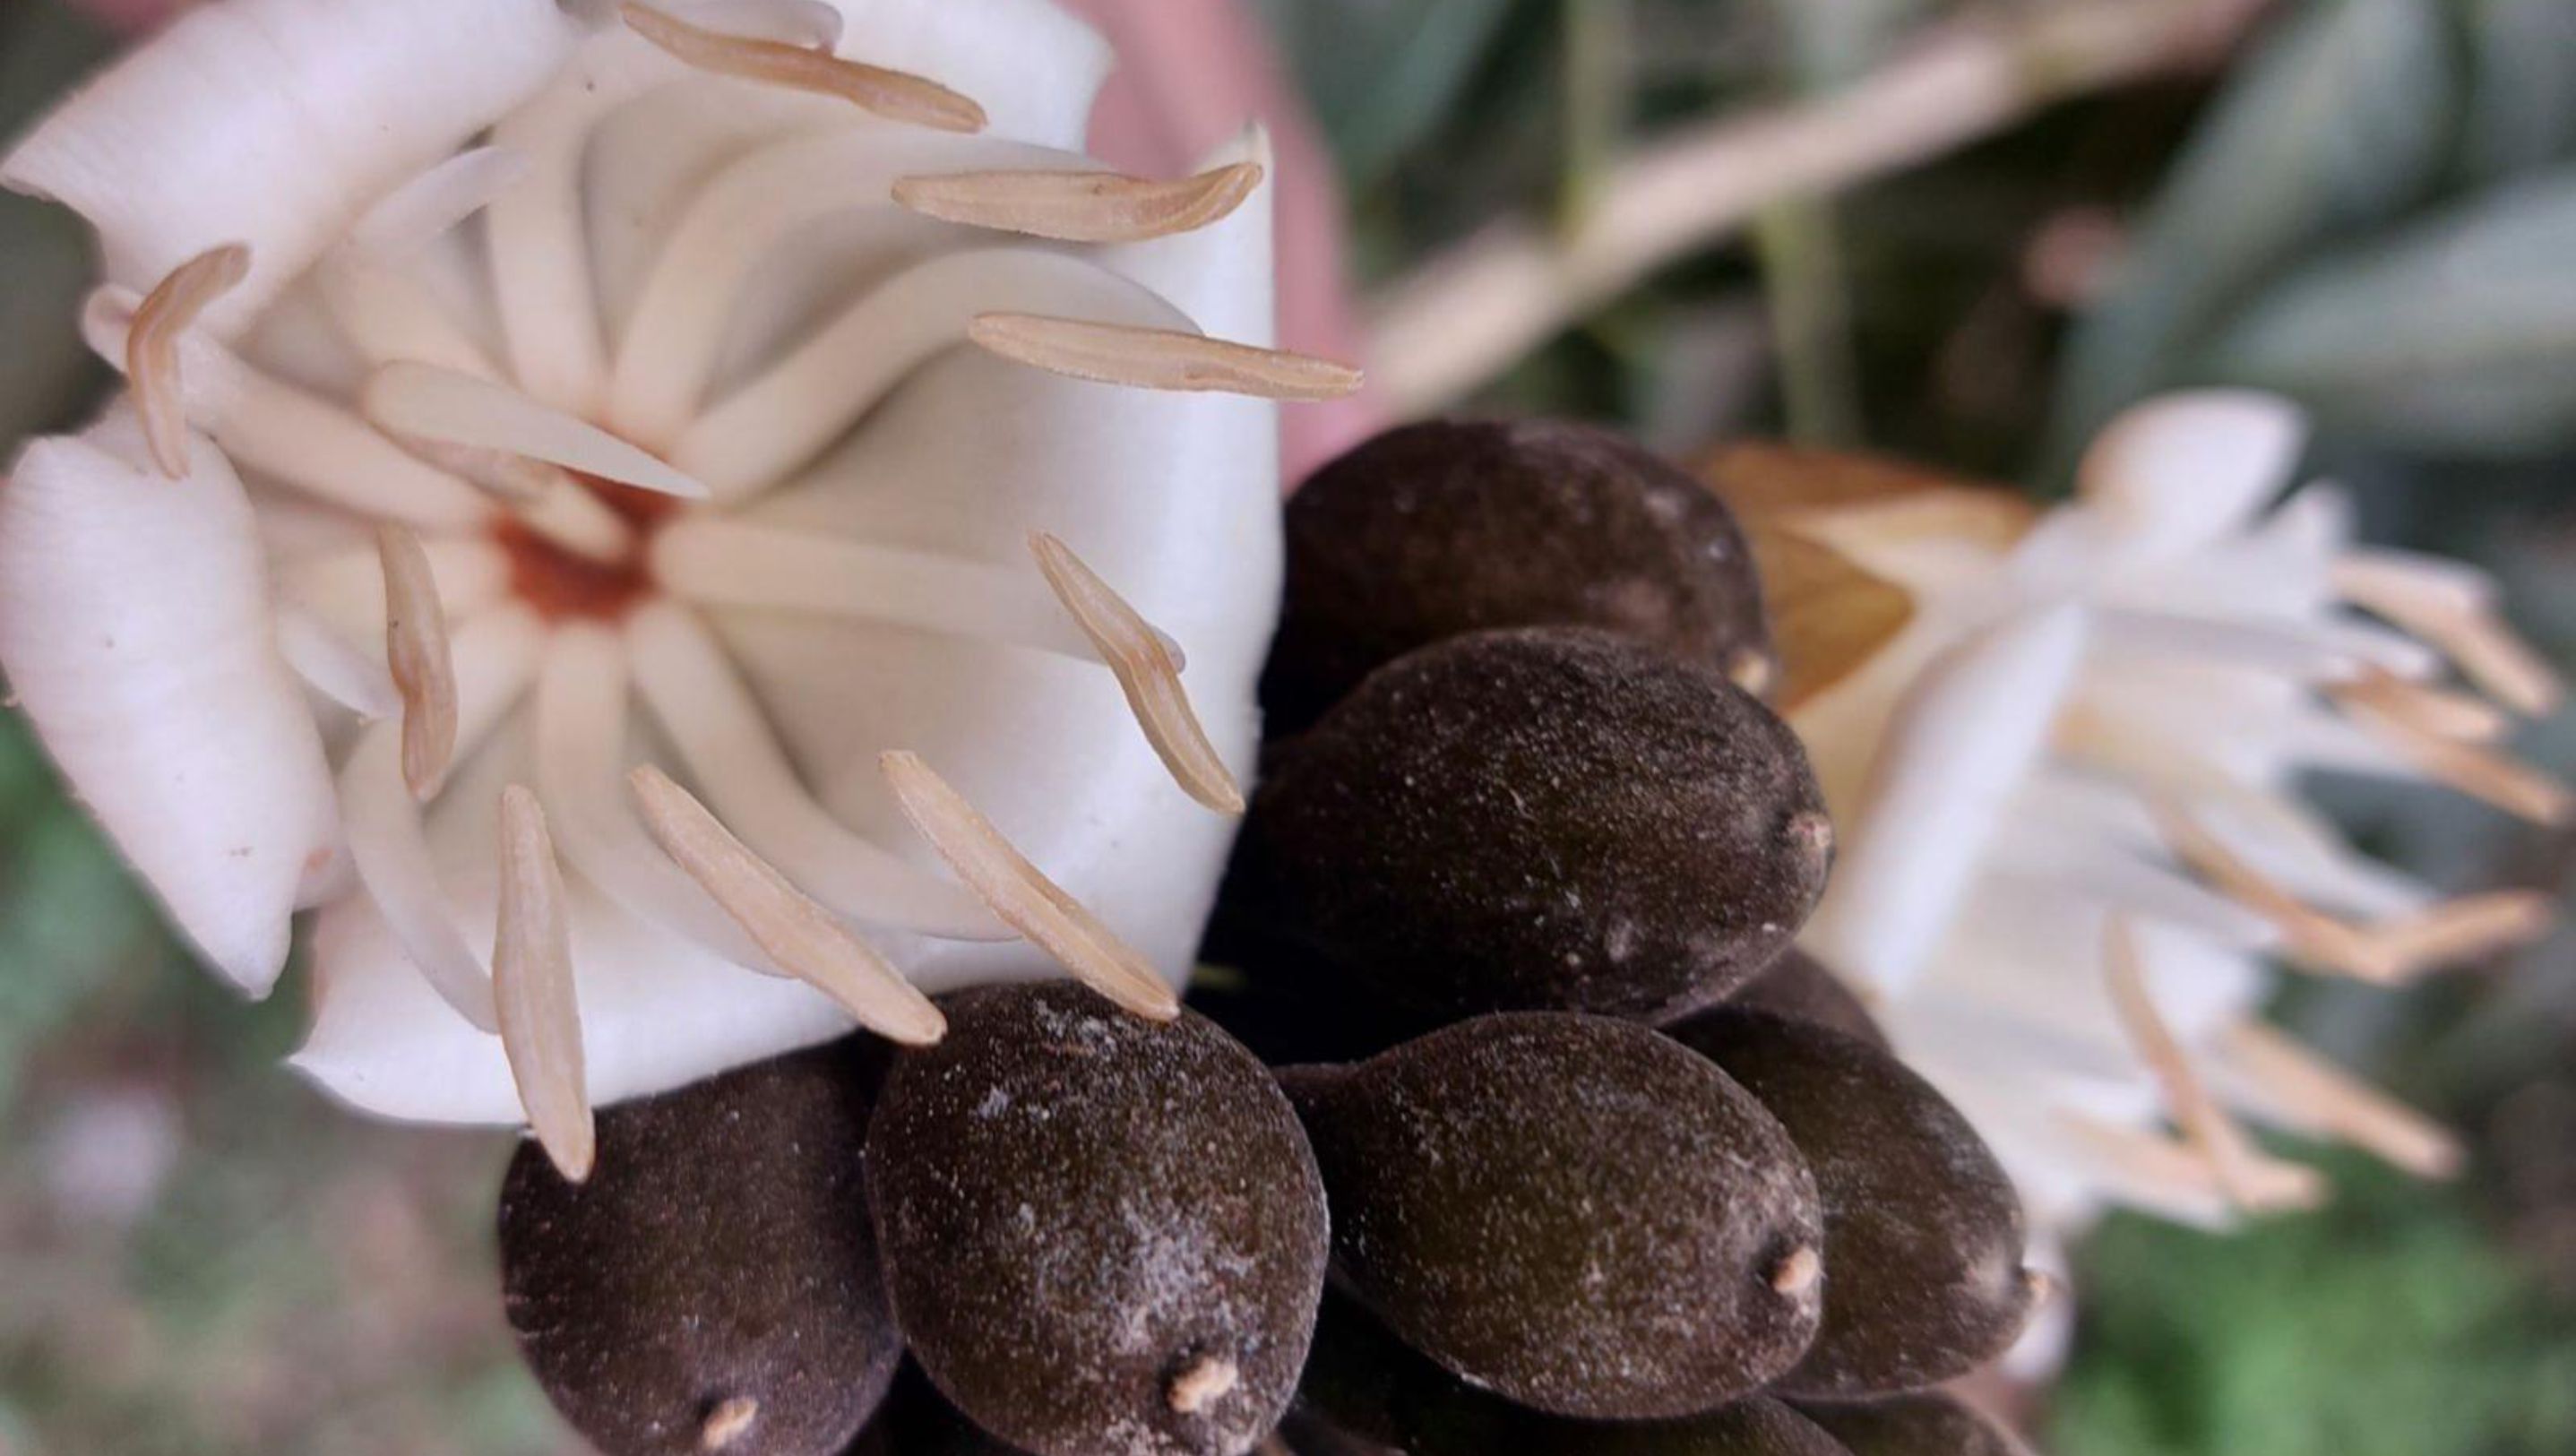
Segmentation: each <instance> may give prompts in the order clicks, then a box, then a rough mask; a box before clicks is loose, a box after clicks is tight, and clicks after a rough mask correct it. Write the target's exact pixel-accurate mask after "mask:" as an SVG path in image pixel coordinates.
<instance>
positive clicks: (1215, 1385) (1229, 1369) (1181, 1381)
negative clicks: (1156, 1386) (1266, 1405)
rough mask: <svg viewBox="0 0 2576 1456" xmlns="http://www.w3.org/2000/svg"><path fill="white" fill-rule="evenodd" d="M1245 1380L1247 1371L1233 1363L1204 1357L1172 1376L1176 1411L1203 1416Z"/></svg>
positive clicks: (1173, 1399)
mask: <svg viewBox="0 0 2576 1456" xmlns="http://www.w3.org/2000/svg"><path fill="white" fill-rule="evenodd" d="M1242 1379H1243V1372H1242V1371H1241V1370H1240V1369H1238V1368H1236V1366H1235V1363H1234V1362H1233V1361H1231V1360H1228V1359H1224V1358H1222V1357H1220V1356H1216V1355H1206V1356H1202V1357H1200V1358H1199V1359H1198V1360H1197V1361H1196V1362H1195V1363H1193V1364H1192V1365H1191V1366H1190V1368H1188V1369H1187V1370H1184V1371H1182V1372H1181V1373H1180V1374H1178V1375H1176V1376H1174V1377H1172V1387H1171V1390H1170V1392H1169V1399H1170V1401H1171V1405H1172V1409H1173V1410H1175V1411H1178V1412H1180V1413H1181V1414H1182V1415H1185V1416H1194V1415H1198V1414H1201V1413H1202V1412H1204V1411H1206V1410H1207V1408H1208V1407H1209V1406H1212V1405H1214V1404H1216V1403H1217V1402H1218V1401H1220V1400H1223V1399H1224V1398H1225V1397H1226V1396H1227V1395H1228V1394H1229V1393H1231V1392H1232V1391H1233V1389H1234V1387H1235V1385H1236V1383H1237V1382H1239V1381H1241V1380H1242Z"/></svg>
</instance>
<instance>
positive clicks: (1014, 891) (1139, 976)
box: [877, 752, 1181, 1021]
mask: <svg viewBox="0 0 2576 1456" xmlns="http://www.w3.org/2000/svg"><path fill="white" fill-rule="evenodd" d="M877 764H878V767H879V768H881V769H882V770H883V771H884V773H885V778H886V783H887V785H888V786H889V787H891V788H892V789H893V790H894V797H895V802H896V803H897V804H899V805H900V806H902V809H903V812H904V817H905V818H907V819H910V820H911V821H912V825H913V827H914V828H915V829H918V830H920V831H921V836H922V838H924V839H927V840H929V841H930V844H931V847H932V848H934V849H936V850H938V851H939V856H940V858H942V859H945V860H946V861H948V863H949V865H950V867H952V868H954V869H955V870H956V871H957V875H958V878H960V879H962V880H964V881H965V882H966V887H967V888H968V889H970V890H973V891H974V892H975V893H976V894H977V895H979V896H981V897H982V898H983V900H984V903H985V904H987V905H989V906H991V907H992V909H993V913H994V914H995V915H997V916H1000V917H1001V919H1002V922H1003V923H1004V924H1006V925H1008V926H1010V927H1011V928H1012V929H1013V930H1016V931H1018V932H1019V933H1020V934H1022V935H1024V936H1027V937H1028V938H1029V939H1030V940H1031V941H1033V942H1035V943H1036V944H1037V946H1038V948H1039V949H1041V950H1044V951H1045V952H1046V953H1047V954H1048V955H1050V956H1053V957H1054V958H1055V959H1056V961H1057V963H1058V964H1060V965H1062V966H1063V967H1064V968H1065V969H1066V970H1067V971H1070V972H1072V973H1073V976H1074V979H1076V980H1078V981H1080V982H1082V983H1083V984H1084V985H1086V986H1089V987H1090V988H1091V989H1093V990H1094V991H1097V992H1099V993H1100V994H1101V995H1103V996H1106V997H1108V998H1109V999H1110V1000H1112V1001H1115V1002H1117V1003H1118V1004H1119V1005H1120V1006H1123V1007H1125V1008H1127V1009H1128V1010H1129V1011H1132V1012H1134V1013H1135V1014H1136V1015H1138V1016H1141V1017H1144V1018H1145V1019H1146V1020H1148V1021H1169V1020H1171V1019H1172V1018H1174V1017H1176V1016H1178V1015H1180V1014H1181V1003H1180V998H1179V997H1177V996H1175V995H1174V994H1173V993H1172V988H1171V987H1170V986H1167V985H1165V984H1164V983H1163V978H1162V977H1161V976H1158V975H1156V974H1155V973H1154V966H1153V963H1152V962H1150V961H1148V960H1146V959H1145V958H1144V957H1143V956H1142V955H1139V954H1138V953H1137V952H1136V950H1135V948H1134V947H1132V946H1130V945H1128V944H1127V943H1126V942H1125V941H1122V940H1120V939H1119V938H1118V937H1117V935H1116V934H1115V933H1114V932H1112V931H1111V930H1110V929H1109V927H1108V926H1106V925H1103V924H1101V922H1100V918H1099V917H1098V916H1096V915H1094V914H1092V913H1091V912H1090V911H1089V910H1088V909H1086V908H1084V907H1083V904H1082V902H1081V901H1079V900H1076V899H1074V898H1073V897H1072V896H1071V895H1068V894H1066V893H1065V892H1064V889H1063V888H1062V887H1061V886H1059V885H1057V884H1056V883H1055V882H1054V881H1053V880H1050V879H1048V878H1047V877H1046V876H1045V875H1042V874H1040V873H1038V868H1037V866H1035V865H1033V864H1030V863H1029V862H1028V860H1027V859H1026V858H1024V857H1022V856H1021V854H1020V852H1019V851H1018V850H1016V849H1014V848H1012V847H1011V843H1010V841H1009V840H1006V839H1004V838H1003V837H1002V836H1001V834H1000V833H999V832H998V831H996V830H995V829H994V828H993V826H992V824H991V823H990V822H988V821H987V820H986V819H985V818H984V816H983V815H981V814H979V813H977V812H975V806H974V805H972V804H969V803H968V802H966V799H965V797H964V796H963V795H961V794H959V793H958V792H957V791H956V790H955V789H953V788H951V787H949V785H948V782H947V780H945V779H942V778H941V777H940V776H939V775H938V774H937V773H935V772H933V771H932V769H931V767H930V765H929V764H927V763H924V762H922V760H921V756H920V755H919V754H914V753H900V752H898V753H888V754H884V755H882V756H881V757H879V758H878V760H877Z"/></svg>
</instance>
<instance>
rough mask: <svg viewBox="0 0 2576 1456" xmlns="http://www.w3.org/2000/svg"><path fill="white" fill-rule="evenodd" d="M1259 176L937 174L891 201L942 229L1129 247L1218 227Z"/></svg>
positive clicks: (1227, 169)
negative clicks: (957, 226)
mask: <svg viewBox="0 0 2576 1456" xmlns="http://www.w3.org/2000/svg"><path fill="white" fill-rule="evenodd" d="M1261 176H1262V172H1261V164H1260V163H1258V162H1236V163H1233V164H1232V165H1230V166H1224V167H1217V168H1214V169H1211V170H1209V171H1205V172H1201V173H1199V174H1198V175H1197V176H1194V177H1182V178H1178V179H1176V180H1173V181H1169V182H1164V181H1156V180H1154V179H1151V178H1145V177H1129V176H1126V175H1124V174H1122V173H1118V172H1046V171H1003V172H943V173H937V174H932V175H925V176H918V177H904V178H899V179H897V180H896V182H895V184H894V200H895V201H896V202H898V203H900V204H902V205H903V206H905V207H908V208H911V209H912V210H913V211H915V212H918V213H921V214H922V215H924V216H926V217H935V218H938V219H939V220H940V221H942V222H954V223H963V224H966V225H967V226H970V227H980V228H991V229H994V230H996V231H999V232H1012V233H1025V234H1027V235H1028V236H1030V237H1038V238H1052V239H1055V240H1056V241H1059V242H1068V243H1133V242H1142V241H1144V240H1145V239H1148V238H1161V237H1169V236H1171V235H1172V234H1174V233H1185V232H1193V231H1195V230H1197V229H1199V228H1203V227H1206V226H1208V225H1210V224H1211V223H1216V222H1220V221H1223V220H1224V219H1225V218H1226V217H1228V216H1229V215H1231V214H1232V213H1233V212H1234V210H1235V209H1236V208H1238V207H1241V206H1242V205H1243V201H1244V199H1245V198H1247V197H1250V196H1251V195H1252V194H1253V192H1254V191H1255V190H1256V189H1257V188H1259V187H1260V186H1261Z"/></svg>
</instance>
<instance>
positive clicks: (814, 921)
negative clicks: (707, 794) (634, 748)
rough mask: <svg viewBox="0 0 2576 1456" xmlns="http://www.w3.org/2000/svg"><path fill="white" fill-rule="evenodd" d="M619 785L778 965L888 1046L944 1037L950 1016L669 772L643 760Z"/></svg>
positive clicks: (675, 855)
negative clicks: (624, 786) (630, 793)
mask: <svg viewBox="0 0 2576 1456" xmlns="http://www.w3.org/2000/svg"><path fill="white" fill-rule="evenodd" d="M627 783H628V784H629V785H630V786H631V787H632V788H633V789H634V791H635V802H636V804H637V806H638V807H639V808H641V809H642V810H643V812H644V825H645V827H646V828H647V829H650V830H651V831H652V832H653V838H654V840H655V842H657V843H659V844H660V845H661V846H662V849H663V852H664V853H666V854H668V855H670V856H671V858H672V859H673V860H674V861H676V862H677V863H678V864H679V866H680V868H682V869H684V870H687V871H688V872H689V877H690V878H691V879H694V880H696V881H697V882H698V883H699V884H700V885H701V886H703V887H704V888H705V889H706V892H707V894H708V895H709V896H710V897H711V898H713V899H714V901H715V902H716V903H717V904H718V905H720V906H722V907H724V912H725V913H726V914H727V915H730V916H732V917H733V919H734V921H735V923H736V924H739V925H740V926H741V927H742V928H743V930H744V931H745V932H746V933H748V934H749V935H750V936H751V938H752V940H753V941H755V942H757V943H758V944H759V946H760V948H761V949H762V950H763V951H765V952H767V953H768V955H769V957H770V959H772V960H774V961H776V962H777V963H778V965H779V966H780V967H781V968H782V969H784V970H786V971H787V972H788V973H789V974H791V975H793V976H795V977H796V978H797V979H798V980H801V981H803V982H805V983H806V984H807V985H810V986H812V987H813V988H814V989H816V990H818V991H821V992H822V993H823V994H824V995H826V996H829V997H831V998H832V999H833V1000H835V1001H838V1002H840V1003H841V1005H842V1007H843V1008H844V1009H845V1010H847V1011H848V1012H849V1013H850V1014H851V1015H852V1016H854V1017H856V1018H858V1021H859V1024H860V1025H862V1026H865V1027H867V1028H868V1029H869V1030H871V1031H873V1032H876V1033H877V1034H878V1035H880V1036H883V1037H885V1038H886V1039H887V1040H889V1041H898V1042H902V1043H903V1044H904V1045H906V1046H929V1045H931V1044H932V1043H934V1042H936V1041H938V1040H939V1038H940V1037H941V1036H943V1035H945V1034H946V1033H947V1030H948V1020H947V1018H946V1017H944V1016H941V1015H940V1014H939V1008H938V1007H936V1006H933V1005H931V1004H930V998H929V997H927V996H924V995H922V994H921V992H920V991H918V990H916V989H914V987H913V985H912V983H911V982H909V981H906V980H905V979H904V978H903V973H902V972H900V971H897V970H896V969H895V968H894V966H893V965H892V964H891V963H890V962H888V961H887V960H886V958H885V957H883V956H881V955H879V954H877V953H876V951H875V950H873V949H872V948H870V947H869V946H868V944H867V943H866V942H864V941H862V940H860V939H859V938H858V937H857V936H855V935H852V934H850V932H849V931H847V930H845V929H843V928H842V926H841V923H840V922H839V921H838V920H836V919H834V918H833V916H832V913H831V912H830V911H828V910H825V909H824V908H823V907H822V906H820V905H817V904H815V903H814V902H813V901H812V900H810V899H808V898H806V896H805V894H804V893H803V892H802V891H800V890H798V889H797V888H796V887H795V886H794V885H791V884H789V883H788V882H787V877H786V876H784V875H782V874H780V873H779V872H778V871H777V870H775V869H772V868H771V867H770V865H769V862H768V861H766V860H764V859H762V858H761V857H760V856H758V855H756V854H754V853H752V852H751V850H750V849H749V848H748V847H747V846H745V845H744V844H743V842H742V841H741V840H739V839H736V838H734V837H733V835H732V833H731V832H729V831H728V830H726V828H725V827H724V825H722V824H721V823H718V822H717V820H716V816H715V815H713V814H711V813H709V812H708V811H707V807H706V806H705V805H704V804H701V803H699V802H698V801H697V799H696V797H695V796H693V795H692V794H690V793H689V791H688V790H686V789H683V788H681V787H680V786H679V785H678V784H676V783H673V782H672V781H671V777H670V775H668V774H665V773H663V772H662V771H661V770H660V769H657V768H654V767H653V766H651V765H650V764H647V765H644V766H642V767H640V768H637V769H636V770H635V771H634V772H633V773H631V774H629V775H628V776H627Z"/></svg>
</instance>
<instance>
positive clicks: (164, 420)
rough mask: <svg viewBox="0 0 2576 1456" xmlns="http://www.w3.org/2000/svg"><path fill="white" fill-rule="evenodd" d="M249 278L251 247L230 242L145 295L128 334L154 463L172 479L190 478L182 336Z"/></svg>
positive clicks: (129, 360) (128, 371)
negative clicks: (182, 383) (181, 370)
mask: <svg viewBox="0 0 2576 1456" xmlns="http://www.w3.org/2000/svg"><path fill="white" fill-rule="evenodd" d="M249 276H250V249H249V247H248V246H246V245H244V244H241V243H226V244H224V245H223V246H222V247H219V248H212V249H209V250H207V251H206V252H203V253H200V254H198V255H197V256H196V257H193V258H191V259H189V260H188V261H187V262H185V263H182V264H180V265H179V266H178V267H177V268H175V269H172V270H171V273H170V276H169V277H167V278H164V279H162V280H161V282H160V284H159V286H157V287H155V288H154V289H153V290H152V292H151V293H150V294H148V295H146V296H145V297H144V300H143V303H142V305H141V306H140V307H138V308H136V309H135V311H134V322H133V325H132V326H131V328H129V330H128V331H127V333H126V336H125V377H126V378H127V379H128V380H129V381H131V382H132V384H133V386H134V406H135V410H136V412H137V413H139V414H140V415H141V416H142V417H143V439H144V443H146V444H147V445H149V446H150V447H151V450H152V463H153V464H155V465H157V466H159V467H160V468H161V473H162V474H163V475H166V476H168V477H169V478H170V479H172V480H182V479H185V478H186V477H187V474H188V413H187V407H186V401H185V399H184V397H183V394H182V390H181V387H180V380H179V336H180V335H181V334H183V333H186V332H187V331H188V328H189V327H190V326H191V325H193V324H194V323H196V321H197V319H198V316H199V315H201V314H203V313H204V312H205V311H206V309H207V307H208V306H209V305H211V304H212V303H213V302H214V301H215V300H216V299H219V298H221V297H223V296H224V295H225V294H227V293H230V292H231V291H233V290H234V289H235V288H238V287H240V286H241V282H242V280H243V279H245V278H248V277H249Z"/></svg>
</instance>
